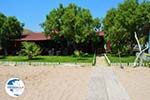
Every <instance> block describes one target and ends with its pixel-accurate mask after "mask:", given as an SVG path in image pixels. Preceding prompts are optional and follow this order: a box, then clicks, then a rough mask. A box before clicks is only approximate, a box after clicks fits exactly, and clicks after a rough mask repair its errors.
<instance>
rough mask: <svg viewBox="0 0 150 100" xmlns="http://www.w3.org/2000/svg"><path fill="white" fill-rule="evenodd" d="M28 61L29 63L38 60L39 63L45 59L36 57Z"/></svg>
mask: <svg viewBox="0 0 150 100" xmlns="http://www.w3.org/2000/svg"><path fill="white" fill-rule="evenodd" d="M27 60H28V61H34V60H38V61H39V60H44V58H38V57H35V58H32V59H30V60H29V59H27Z"/></svg>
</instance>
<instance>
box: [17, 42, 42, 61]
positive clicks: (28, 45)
mask: <svg viewBox="0 0 150 100" xmlns="http://www.w3.org/2000/svg"><path fill="white" fill-rule="evenodd" d="M20 53H22V54H25V55H27V56H28V59H32V58H33V57H34V56H37V55H38V54H40V53H41V51H40V46H39V45H37V44H35V43H33V42H23V43H22V49H21V52H20Z"/></svg>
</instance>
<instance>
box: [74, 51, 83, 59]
mask: <svg viewBox="0 0 150 100" xmlns="http://www.w3.org/2000/svg"><path fill="white" fill-rule="evenodd" d="M82 55H83V52H82V51H79V50H75V51H74V56H76V57H80V56H82Z"/></svg>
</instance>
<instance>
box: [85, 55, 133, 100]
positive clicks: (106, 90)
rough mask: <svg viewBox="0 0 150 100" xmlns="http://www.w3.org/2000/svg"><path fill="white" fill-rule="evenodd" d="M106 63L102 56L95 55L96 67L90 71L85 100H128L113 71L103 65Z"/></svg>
mask: <svg viewBox="0 0 150 100" xmlns="http://www.w3.org/2000/svg"><path fill="white" fill-rule="evenodd" d="M106 65H107V63H106V62H105V58H104V57H97V63H96V68H95V69H94V70H93V72H92V73H91V80H90V84H89V92H88V97H87V100H130V98H129V96H128V93H127V92H126V91H125V89H124V87H123V86H122V85H121V83H120V82H119V81H118V79H117V77H116V75H115V73H114V72H113V71H112V70H111V69H108V68H107V67H104V66H106ZM101 66H103V67H101Z"/></svg>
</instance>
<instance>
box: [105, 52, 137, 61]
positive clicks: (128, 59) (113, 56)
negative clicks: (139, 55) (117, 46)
mask: <svg viewBox="0 0 150 100" xmlns="http://www.w3.org/2000/svg"><path fill="white" fill-rule="evenodd" d="M107 56H108V58H109V60H110V62H111V63H120V61H121V63H133V62H134V60H135V58H136V57H135V56H123V57H120V59H119V56H115V55H111V54H108V55H107Z"/></svg>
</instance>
